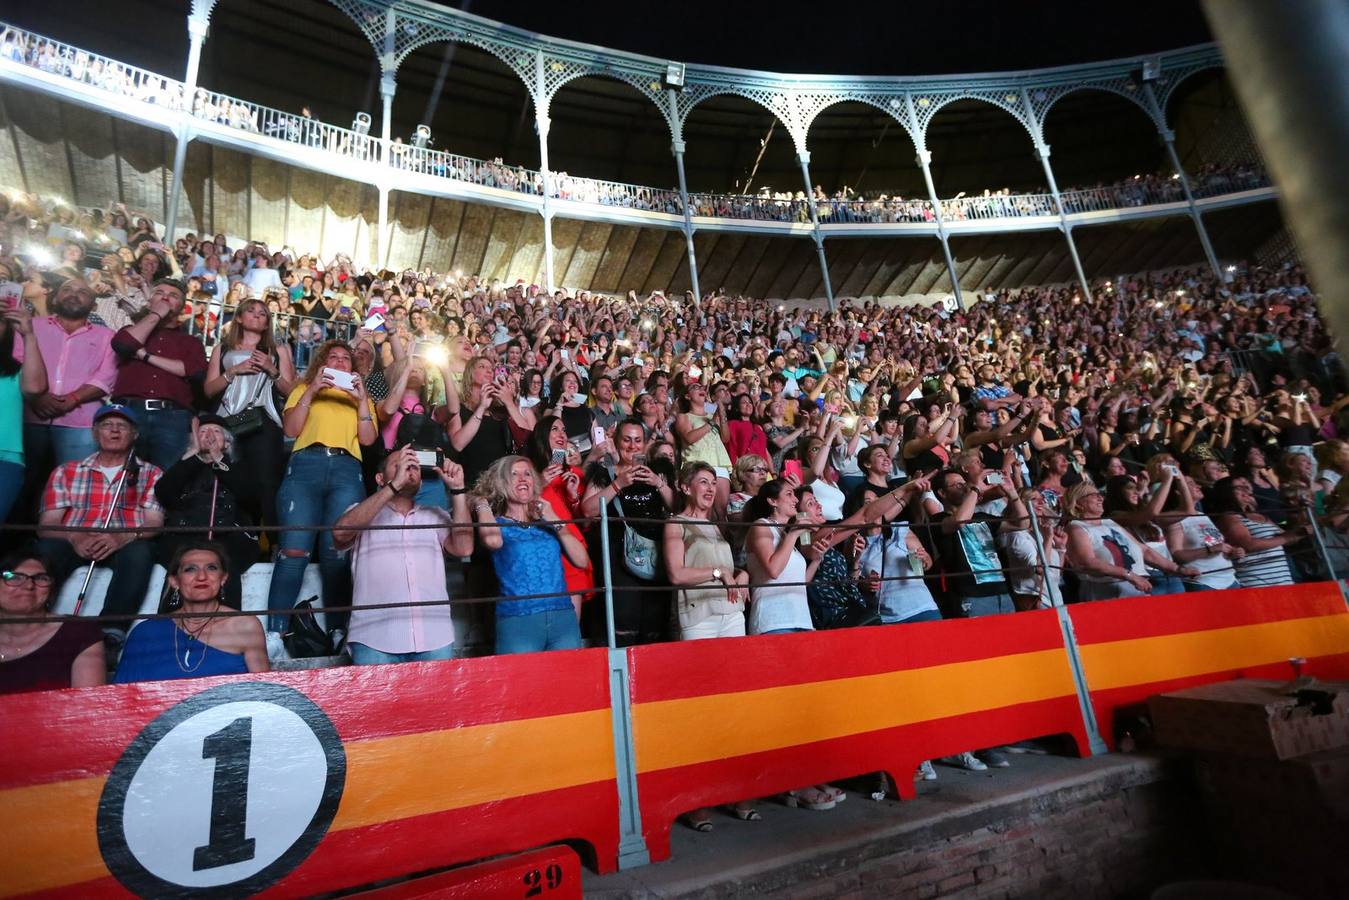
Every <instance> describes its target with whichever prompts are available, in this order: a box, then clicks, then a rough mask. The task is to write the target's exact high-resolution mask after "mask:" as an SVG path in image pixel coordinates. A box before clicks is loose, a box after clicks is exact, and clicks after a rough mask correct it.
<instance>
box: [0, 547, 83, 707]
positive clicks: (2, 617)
mask: <svg viewBox="0 0 1349 900" xmlns="http://www.w3.org/2000/svg"><path fill="white" fill-rule="evenodd" d="M54 587H56V585H55V583H54V581H53V579H52V576H51V574H50V573H49V572H48V567H47V563H46V562H45V561H44V560H42V559H41V558H40V557H37V556H34V555H33V554H31V553H12V554H9V555H8V556H6V557H4V558H3V559H0V694H16V693H20V692H23V691H46V690H55V689H57V688H68V687H94V686H96V685H100V684H103V683H104V680H105V679H106V677H107V671H108V666H107V661H106V660H105V658H104V655H103V629H102V628H100V627H99V625H98V623H97V622H93V621H89V620H80V619H77V620H74V621H67V622H59V621H44V620H46V619H47V618H48V612H47V605H48V603H49V602H50V601H51V599H52V589H53V588H54ZM22 619H33V620H36V621H28V622H25V621H15V620H22Z"/></svg>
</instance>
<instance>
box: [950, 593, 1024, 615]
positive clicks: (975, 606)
mask: <svg viewBox="0 0 1349 900" xmlns="http://www.w3.org/2000/svg"><path fill="white" fill-rule="evenodd" d="M960 607H961V609H963V610H965V618H967V619H977V618H978V617H980V616H998V615H1002V614H1003V613H1014V612H1016V607H1015V606H1014V605H1013V604H1012V598H1011V595H1009V594H993V595H992V596H989V597H966V598H965V599H964V600H963V601H961V604H960Z"/></svg>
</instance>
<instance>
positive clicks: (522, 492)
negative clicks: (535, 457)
mask: <svg viewBox="0 0 1349 900" xmlns="http://www.w3.org/2000/svg"><path fill="white" fill-rule="evenodd" d="M473 496H474V501H473V510H474V515H475V517H476V519H477V521H478V522H479V523H481V524H483V525H484V526H485V527H482V528H479V529H478V541H479V542H480V543H481V544H482V545H483V547H485V548H486V549H487V550H488V552H490V553H491V554H492V565H493V567H494V568H495V569H496V574H497V579H498V580H499V581H500V582H501V594H502V596H505V597H516V596H518V597H528V598H529V599H525V600H498V601H497V603H496V652H497V653H534V652H538V651H541V650H571V649H575V648H577V647H580V646H581V630H580V627H579V626H578V625H577V622H576V613H575V610H574V609H573V608H572V604H571V600H570V599H568V597H567V581H566V577H565V576H564V575H563V572H562V556H563V554H565V555H566V557H567V559H568V560H570V561H571V564H572V565H574V566H577V567H582V566H585V565H587V563H588V562H589V559H588V558H587V556H586V548H585V544H583V543H582V542H581V541H579V540H577V538H576V537H575V535H574V534H572V533H571V532H570V531H568V530H567V528H566V526H565V525H563V524H562V523H561V522H559V521H558V515H557V513H555V512H554V511H553V508H552V506H550V505H549V504H547V503H545V502H543V501H542V500H541V499H540V498H539V478H538V476H537V475H536V474H535V473H534V466H533V465H532V464H530V462H529V460H527V459H525V458H524V457H523V456H506V457H503V458H502V459H499V460H497V461H496V462H494V463H492V465H491V466H489V467H488V469H487V471H485V472H483V473H482V476H481V477H480V478H479V479H478V482H477V484H476V486H475V487H474V488H473Z"/></svg>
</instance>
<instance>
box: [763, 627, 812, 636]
mask: <svg viewBox="0 0 1349 900" xmlns="http://www.w3.org/2000/svg"><path fill="white" fill-rule="evenodd" d="M806 631H810V629H809V628H774V629H772V630H771V631H761V632H759V636H760V637H762V636H763V635H765V634H797V633H798V632H806Z"/></svg>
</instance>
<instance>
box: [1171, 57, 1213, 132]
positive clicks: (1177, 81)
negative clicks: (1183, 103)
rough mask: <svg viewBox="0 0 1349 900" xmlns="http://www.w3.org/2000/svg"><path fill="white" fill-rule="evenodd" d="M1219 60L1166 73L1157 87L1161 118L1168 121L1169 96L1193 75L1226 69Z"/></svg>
mask: <svg viewBox="0 0 1349 900" xmlns="http://www.w3.org/2000/svg"><path fill="white" fill-rule="evenodd" d="M1226 68H1227V66H1226V65H1224V64H1223V61H1222V60H1220V59H1217V60H1213V61H1211V62H1206V63H1200V64H1197V65H1192V66H1186V67H1185V68H1183V69H1175V70H1173V71H1170V72H1167V73H1166V74H1165V75H1164V76H1163V77H1162V79H1161V84H1159V85H1158V87H1157V106H1158V107H1159V108H1160V109H1161V113H1162V118H1163V119H1164V120H1165V121H1166V122H1169V121H1170V110H1171V96H1172V95H1173V94H1175V92H1176V88H1178V87H1180V86H1181V85H1182V84H1183V83H1185V82H1186V81H1189V80H1190V78H1191V77H1192V76H1194V75H1198V74H1199V73H1200V72H1207V71H1210V70H1212V69H1226Z"/></svg>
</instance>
